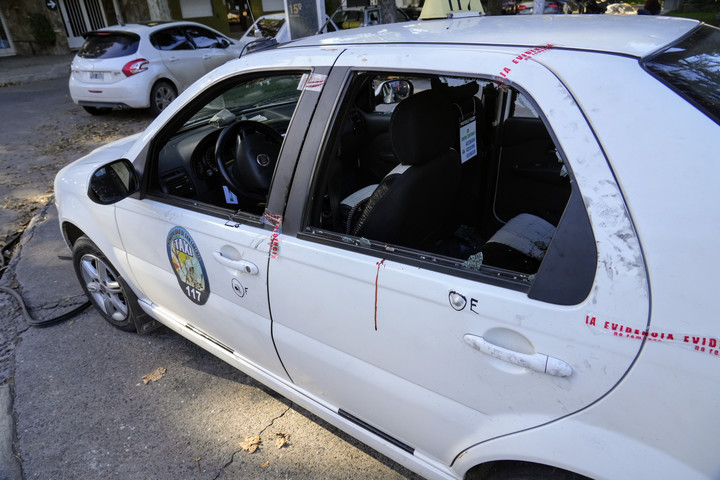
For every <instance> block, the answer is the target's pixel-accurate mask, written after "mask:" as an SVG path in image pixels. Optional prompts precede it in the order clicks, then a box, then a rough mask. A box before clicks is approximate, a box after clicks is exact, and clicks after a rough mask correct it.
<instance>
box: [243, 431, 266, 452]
mask: <svg viewBox="0 0 720 480" xmlns="http://www.w3.org/2000/svg"><path fill="white" fill-rule="evenodd" d="M261 443H262V441H261V440H260V435H255V436H254V437H246V438H245V441H244V442H242V443H241V444H240V448H242V449H243V450H247V452H248V453H255V451H256V450H257V449H258V448H260V444H261Z"/></svg>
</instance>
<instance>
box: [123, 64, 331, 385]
mask: <svg viewBox="0 0 720 480" xmlns="http://www.w3.org/2000/svg"><path fill="white" fill-rule="evenodd" d="M334 55H336V54H334ZM276 57H277V58H276V62H275V63H276V65H279V66H276V67H275V69H274V70H273V71H272V72H270V73H264V72H263V71H260V70H257V69H256V70H255V71H253V72H252V73H250V74H246V75H240V76H235V77H232V78H226V79H225V80H224V81H222V82H220V83H219V84H216V85H214V86H212V87H209V88H208V89H207V90H206V91H205V92H195V93H196V98H195V99H194V100H192V101H190V102H189V104H187V105H185V106H183V107H181V109H180V110H179V111H176V112H175V113H174V115H173V116H172V118H171V119H170V120H169V121H168V122H167V123H166V124H165V125H164V126H163V127H162V128H160V129H159V130H158V131H157V132H156V135H155V137H154V138H153V139H152V140H151V141H150V144H149V145H148V147H147V148H146V149H145V150H144V151H143V152H142V153H141V154H140V155H139V156H138V158H137V159H136V160H135V163H136V165H143V164H144V167H143V172H144V173H143V184H144V187H143V194H142V195H141V196H140V197H137V198H136V197H133V198H128V199H125V200H123V201H122V202H119V203H118V204H117V206H116V220H117V225H118V229H119V233H120V236H121V238H122V242H123V245H124V248H125V250H126V252H127V257H128V264H129V266H130V269H131V271H132V274H133V276H134V278H135V280H136V282H137V285H139V287H140V289H141V290H142V296H141V297H140V298H141V304H142V305H143V306H144V308H146V309H147V310H151V311H152V313H153V314H154V315H155V316H156V317H158V318H160V319H161V320H162V321H163V322H164V323H165V324H166V325H168V326H170V327H172V328H173V329H175V330H176V331H178V332H180V333H181V334H183V335H185V336H188V337H189V338H192V339H195V340H196V341H197V340H198V339H199V340H200V341H202V342H203V344H204V345H205V346H206V348H207V347H209V348H211V349H215V350H216V351H221V352H222V353H225V354H227V353H230V354H232V355H234V358H235V359H239V360H240V361H241V362H243V363H244V364H245V365H252V366H254V368H262V369H264V371H265V373H266V374H267V373H271V374H273V375H276V376H278V377H286V375H285V372H284V370H283V368H282V365H281V364H280V362H279V359H278V357H277V354H276V352H275V348H274V346H273V343H272V340H271V332H270V312H269V305H268V297H267V262H268V259H269V255H270V251H271V248H270V247H271V244H272V238H273V226H272V225H273V224H272V222H269V221H265V220H264V219H263V212H264V210H263V208H264V207H263V203H264V200H263V199H264V198H266V197H267V196H270V193H269V192H268V193H267V195H265V193H264V192H261V193H258V192H257V191H253V192H249V191H246V190H245V189H244V187H243V185H241V184H240V183H239V182H234V183H232V184H231V183H228V182H227V180H226V179H225V178H224V176H223V175H221V174H220V172H219V171H218V170H217V165H216V164H215V163H214V162H215V161H216V160H215V158H216V157H215V152H216V144H218V145H223V146H222V147H217V149H219V150H221V151H222V152H223V155H225V154H228V155H230V156H231V157H234V158H225V157H224V156H223V163H224V164H228V165H229V166H228V167H227V168H228V169H231V168H232V169H233V170H232V171H235V170H234V167H233V165H234V163H233V162H235V163H237V162H240V159H241V155H240V154H239V153H238V151H240V150H242V149H243V148H250V147H249V143H248V142H250V137H255V138H256V141H258V142H259V143H257V144H256V145H258V147H257V150H255V153H256V154H257V158H258V159H260V158H261V157H262V158H263V159H267V161H264V162H262V163H263V164H262V165H260V163H259V160H258V161H256V158H255V156H254V155H248V156H246V157H242V158H244V160H245V161H247V162H248V165H250V166H252V165H253V164H255V165H258V166H259V167H261V168H265V167H266V166H269V167H270V168H271V170H268V171H267V172H265V171H264V170H263V171H262V172H265V173H262V172H261V174H262V175H264V177H263V178H265V179H266V180H265V181H266V182H267V184H268V185H269V181H270V178H271V175H272V173H273V171H274V160H273V159H272V158H268V157H270V156H271V155H273V153H272V152H273V149H272V148H271V145H270V146H269V145H268V139H267V138H268V135H269V134H267V135H265V134H260V133H257V131H255V130H252V129H250V128H249V127H248V130H242V132H243V133H240V132H241V130H237V131H235V130H232V131H231V132H230V133H229V134H228V135H227V136H226V137H224V138H229V139H230V140H228V141H229V142H230V143H227V144H225V143H220V141H219V136H220V135H223V134H224V132H226V130H227V129H233V128H236V127H238V126H240V125H242V126H243V128H246V127H247V126H253V128H260V127H258V126H257V125H260V126H262V125H264V127H262V128H265V129H268V128H271V129H273V130H274V131H275V133H274V134H273V135H274V137H275V138H277V139H279V140H278V141H279V142H282V147H281V148H282V152H281V153H280V159H278V163H283V162H289V163H291V164H294V161H295V160H294V158H293V157H294V156H296V155H297V153H298V151H299V145H300V144H301V142H302V139H303V138H304V134H305V130H306V128H307V125H308V123H309V121H308V119H309V114H311V113H312V111H313V109H314V107H313V105H314V103H315V102H316V101H317V97H318V95H319V93H318V92H319V90H320V88H321V86H322V83H320V84H318V83H317V82H316V83H314V84H313V88H311V89H309V90H308V89H306V88H305V86H306V85H307V83H308V79H309V78H310V75H311V73H312V71H313V67H310V66H305V67H302V68H299V67H292V68H289V67H287V66H286V67H285V68H283V65H284V64H288V63H291V62H292V58H291V57H289V56H287V55H286V56H285V57H286V58H285V60H286V61H285V62H283V58H282V56H281V55H277V56H276ZM255 59H256V60H257V59H258V58H257V56H256V58H255ZM260 62H261V64H262V59H260ZM246 63H247V62H246ZM317 63H319V64H322V63H323V60H317ZM245 66H246V67H247V65H245ZM322 68H323V67H315V70H318V69H322ZM313 78H316V77H313ZM318 85H320V86H318ZM260 131H262V130H260ZM240 136H242V140H241V141H239V142H238V141H237V139H236V138H234V137H237V138H239V137H240ZM263 137H265V138H263ZM223 142H224V141H223ZM286 158H287V160H286ZM231 178H232V179H233V180H234V179H235V177H231ZM265 188H266V191H267V188H269V187H268V186H267V185H266V187H265ZM276 188H278V191H280V192H285V191H286V190H287V185H284V186H283V180H278V181H276ZM251 193H252V195H251ZM261 202H263V203H261ZM268 224H270V225H268Z"/></svg>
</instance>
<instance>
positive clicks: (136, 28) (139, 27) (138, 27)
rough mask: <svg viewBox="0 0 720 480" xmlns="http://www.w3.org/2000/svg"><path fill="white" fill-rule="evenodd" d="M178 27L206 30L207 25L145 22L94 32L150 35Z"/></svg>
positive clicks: (113, 26)
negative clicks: (156, 31) (190, 26)
mask: <svg viewBox="0 0 720 480" xmlns="http://www.w3.org/2000/svg"><path fill="white" fill-rule="evenodd" d="M180 25H193V26H199V27H204V28H208V27H207V25H201V24H199V23H196V22H187V21H177V22H172V21H171V22H167V21H159V22H147V23H126V24H123V25H112V26H110V27H105V28H101V29H99V30H96V31H97V32H108V31H113V32H118V31H119V32H130V33H137V34H141V33H150V32H154V31H155V30H161V29H163V28H166V27H172V26H180Z"/></svg>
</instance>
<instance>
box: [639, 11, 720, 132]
mask: <svg viewBox="0 0 720 480" xmlns="http://www.w3.org/2000/svg"><path fill="white" fill-rule="evenodd" d="M643 65H644V66H645V68H646V69H647V70H648V71H649V72H650V73H652V74H653V75H654V76H656V77H657V78H659V79H660V80H661V81H663V82H665V83H666V84H667V85H669V86H670V87H671V88H673V89H675V90H676V91H677V92H679V93H680V94H681V95H683V96H684V97H685V98H687V99H688V100H689V101H690V102H692V103H693V104H695V105H696V106H697V107H698V108H699V109H700V110H702V111H703V112H705V114H706V115H708V116H709V117H710V118H712V119H713V120H714V121H715V122H716V123H718V124H720V29H717V28H715V27H711V26H710V25H705V24H703V25H701V26H700V27H698V28H697V29H696V30H695V31H694V32H693V33H692V34H691V35H690V36H688V37H686V38H684V39H682V40H680V41H679V42H678V43H676V44H675V45H672V46H670V47H668V48H666V49H664V50H663V51H661V52H660V53H658V54H656V55H653V56H651V57H650V58H648V59H646V60H644V61H643Z"/></svg>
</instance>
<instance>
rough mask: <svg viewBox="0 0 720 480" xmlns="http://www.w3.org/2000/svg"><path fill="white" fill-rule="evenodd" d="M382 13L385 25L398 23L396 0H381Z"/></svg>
mask: <svg viewBox="0 0 720 480" xmlns="http://www.w3.org/2000/svg"><path fill="white" fill-rule="evenodd" d="M379 5H380V12H381V14H382V22H383V23H395V22H397V13H396V12H395V9H396V8H397V7H395V0H380V2H379Z"/></svg>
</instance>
